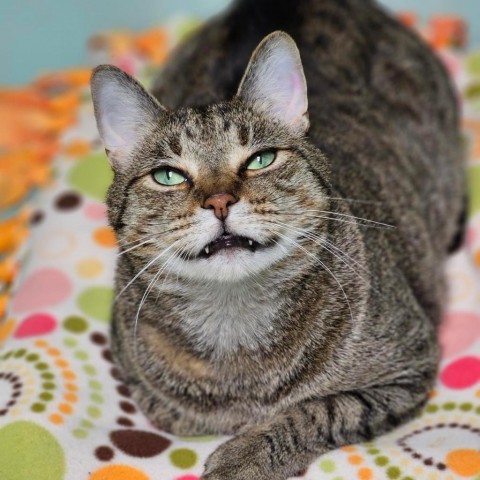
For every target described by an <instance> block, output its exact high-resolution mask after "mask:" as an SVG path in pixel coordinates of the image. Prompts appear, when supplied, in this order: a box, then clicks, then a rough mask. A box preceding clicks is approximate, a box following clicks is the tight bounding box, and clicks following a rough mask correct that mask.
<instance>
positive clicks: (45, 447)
mask: <svg viewBox="0 0 480 480" xmlns="http://www.w3.org/2000/svg"><path fill="white" fill-rule="evenodd" d="M0 445H1V446H2V448H0V472H1V474H2V475H1V476H2V479H4V480H7V479H8V480H25V479H26V478H28V479H35V480H62V479H64V478H65V454H64V450H63V448H62V446H61V445H60V444H59V443H58V441H57V440H56V439H55V437H54V436H53V435H52V434H51V433H50V432H48V431H47V430H46V429H44V428H43V427H41V426H39V425H37V424H35V423H33V422H28V421H18V422H14V423H9V424H8V425H6V426H5V427H3V428H1V429H0Z"/></svg>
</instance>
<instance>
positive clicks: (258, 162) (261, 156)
mask: <svg viewBox="0 0 480 480" xmlns="http://www.w3.org/2000/svg"><path fill="white" fill-rule="evenodd" d="M275 156H276V155H275V152H272V151H271V150H266V151H264V152H258V153H256V154H255V155H253V156H252V157H250V158H249V159H248V160H247V163H246V167H247V170H260V169H262V168H265V167H268V166H269V165H271V164H272V163H273V161H274V160H275Z"/></svg>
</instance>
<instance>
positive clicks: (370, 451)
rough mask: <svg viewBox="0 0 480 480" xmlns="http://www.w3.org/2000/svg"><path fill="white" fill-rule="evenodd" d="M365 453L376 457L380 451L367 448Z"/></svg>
mask: <svg viewBox="0 0 480 480" xmlns="http://www.w3.org/2000/svg"><path fill="white" fill-rule="evenodd" d="M367 453H369V454H370V455H377V454H379V453H380V450H378V448H369V449H368V450H367Z"/></svg>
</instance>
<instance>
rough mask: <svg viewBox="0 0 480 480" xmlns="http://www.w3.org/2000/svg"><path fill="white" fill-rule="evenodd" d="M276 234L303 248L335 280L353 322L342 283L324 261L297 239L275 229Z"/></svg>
mask: <svg viewBox="0 0 480 480" xmlns="http://www.w3.org/2000/svg"><path fill="white" fill-rule="evenodd" d="M275 233H276V234H277V235H279V236H280V237H282V238H284V239H285V240H287V241H289V242H290V243H293V244H294V245H296V246H297V247H299V248H300V249H301V250H303V251H304V252H305V253H306V254H307V255H308V256H309V257H311V258H313V259H314V260H315V262H317V263H319V264H320V265H321V266H322V268H324V269H325V270H326V271H327V272H328V273H329V274H330V275H331V276H332V278H333V279H334V280H335V282H336V283H337V284H338V286H339V287H340V289H341V291H342V293H343V296H344V297H345V301H346V302H347V306H348V310H349V311H350V318H351V320H352V323H353V312H352V308H351V306H350V302H349V300H348V297H347V294H346V293H345V289H344V288H343V285H342V284H341V283H340V281H339V280H338V278H337V277H336V276H335V274H334V273H333V272H332V271H331V270H330V269H329V268H328V267H327V266H326V265H325V263H323V262H322V261H321V260H320V259H319V258H318V257H317V256H316V255H314V254H313V253H311V252H309V251H308V250H307V249H306V248H305V247H303V246H302V245H300V244H299V243H298V242H297V241H295V240H294V239H292V238H291V237H289V236H288V235H283V234H282V233H280V232H278V231H276V232H275Z"/></svg>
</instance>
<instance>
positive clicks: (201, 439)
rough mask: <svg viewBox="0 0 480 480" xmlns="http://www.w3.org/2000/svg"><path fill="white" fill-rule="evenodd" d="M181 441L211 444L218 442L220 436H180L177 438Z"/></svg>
mask: <svg viewBox="0 0 480 480" xmlns="http://www.w3.org/2000/svg"><path fill="white" fill-rule="evenodd" d="M177 438H178V439H179V440H181V441H182V442H194V443H198V442H202V443H203V442H211V441H212V440H218V438H219V437H218V435H202V436H201V437H183V436H178V437H177Z"/></svg>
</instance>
